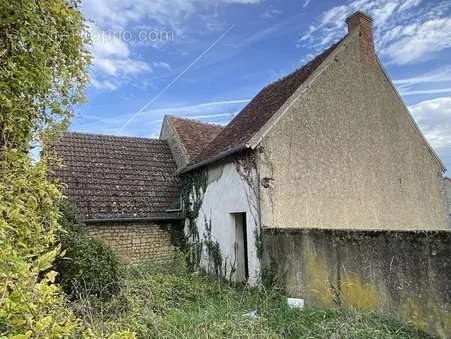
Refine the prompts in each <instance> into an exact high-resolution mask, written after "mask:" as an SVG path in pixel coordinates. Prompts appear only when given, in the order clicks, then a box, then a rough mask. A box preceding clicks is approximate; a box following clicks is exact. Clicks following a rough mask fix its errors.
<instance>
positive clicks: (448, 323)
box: [263, 228, 451, 338]
mask: <svg viewBox="0 0 451 339" xmlns="http://www.w3.org/2000/svg"><path fill="white" fill-rule="evenodd" d="M263 243H264V252H263V253H264V262H265V263H266V264H265V267H270V263H271V262H272V263H273V266H272V267H273V269H276V272H277V274H278V277H279V279H280V283H281V284H282V285H283V286H284V287H285V288H286V290H287V293H288V295H289V296H291V297H297V298H304V299H305V302H306V305H307V307H331V308H336V307H352V308H357V309H361V310H366V311H377V312H380V313H384V314H389V315H391V316H392V317H395V318H398V319H400V320H403V321H406V322H411V323H412V324H413V325H415V326H417V327H418V328H420V329H422V330H426V331H428V332H430V333H432V334H435V335H439V336H440V337H442V338H450V336H451V232H449V231H429V232H414V231H354V230H325V229H310V230H301V229H281V228H277V229H272V230H271V229H265V230H264V232H263ZM276 272H274V273H276Z"/></svg>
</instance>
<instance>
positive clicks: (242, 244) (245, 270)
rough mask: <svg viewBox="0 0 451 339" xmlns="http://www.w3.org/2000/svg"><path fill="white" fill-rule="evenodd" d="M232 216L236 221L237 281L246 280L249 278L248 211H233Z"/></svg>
mask: <svg viewBox="0 0 451 339" xmlns="http://www.w3.org/2000/svg"><path fill="white" fill-rule="evenodd" d="M232 216H233V219H234V221H235V262H236V281H237V282H246V281H247V280H248V279H249V258H248V244H247V222H246V213H233V214H232Z"/></svg>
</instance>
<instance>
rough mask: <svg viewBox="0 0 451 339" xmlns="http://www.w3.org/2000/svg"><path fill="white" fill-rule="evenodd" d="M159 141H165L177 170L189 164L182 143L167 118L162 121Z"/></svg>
mask: <svg viewBox="0 0 451 339" xmlns="http://www.w3.org/2000/svg"><path fill="white" fill-rule="evenodd" d="M160 139H161V140H166V141H167V143H168V145H169V148H170V149H171V152H172V156H173V157H174V160H175V162H176V164H177V168H179V169H180V168H183V167H185V166H186V165H187V164H188V163H189V162H190V158H189V155H188V152H187V151H186V149H185V147H184V146H183V142H182V141H181V139H180V136H179V135H178V133H177V132H176V130H175V128H174V126H173V124H172V122H171V120H170V119H168V118H165V119H164V121H163V126H162V127H161V134H160Z"/></svg>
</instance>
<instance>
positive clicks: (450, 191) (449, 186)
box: [444, 178, 451, 228]
mask: <svg viewBox="0 0 451 339" xmlns="http://www.w3.org/2000/svg"><path fill="white" fill-rule="evenodd" d="M444 183H445V192H446V199H447V200H448V226H449V227H450V228H451V179H450V178H445V182H444Z"/></svg>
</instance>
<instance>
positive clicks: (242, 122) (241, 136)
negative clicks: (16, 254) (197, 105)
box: [187, 41, 341, 169]
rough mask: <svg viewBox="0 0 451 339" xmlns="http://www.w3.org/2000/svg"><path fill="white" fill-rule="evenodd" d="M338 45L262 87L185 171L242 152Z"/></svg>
mask: <svg viewBox="0 0 451 339" xmlns="http://www.w3.org/2000/svg"><path fill="white" fill-rule="evenodd" d="M340 42H341V41H339V42H337V43H336V44H334V45H333V46H331V47H330V48H329V49H327V50H326V51H324V52H323V53H321V54H320V55H319V56H317V57H316V58H315V59H313V60H312V61H310V62H309V63H307V64H306V65H305V66H304V67H302V68H300V69H299V70H297V71H295V72H293V73H291V74H290V75H288V76H286V77H285V78H283V79H280V80H278V81H276V82H274V83H273V84H271V85H269V86H267V87H265V88H264V89H263V90H262V91H261V92H260V93H258V94H257V96H256V97H255V98H254V99H253V100H252V101H251V102H250V103H249V104H248V105H247V106H246V107H245V108H244V109H243V110H242V111H241V112H240V113H239V114H238V115H237V116H236V117H235V118H234V119H233V120H232V121H231V122H230V123H229V124H228V125H227V126H226V127H225V128H224V130H223V131H222V132H221V133H219V135H218V136H217V137H216V138H215V139H214V140H213V141H212V142H211V143H210V144H209V145H208V146H207V147H206V148H205V149H204V150H203V151H202V153H201V154H199V155H198V156H197V157H196V158H195V159H194V161H193V162H192V163H191V164H190V165H188V166H187V168H188V169H190V168H195V167H198V166H199V164H205V163H208V162H210V161H213V160H217V159H218V158H220V157H221V155H223V154H224V155H226V154H228V152H230V151H233V150H234V149H240V148H243V147H244V146H245V144H246V143H247V142H248V141H249V140H250V139H251V138H252V137H253V136H254V135H255V134H256V133H257V132H258V131H259V130H260V129H261V128H262V127H263V126H264V125H265V123H266V122H267V121H268V120H269V119H270V118H271V117H272V116H273V115H274V114H275V113H276V112H277V111H278V110H279V108H280V107H282V105H283V104H284V103H285V102H286V101H287V100H288V99H289V98H290V97H291V95H293V94H294V92H295V91H296V90H297V89H298V88H299V87H300V86H301V85H302V83H303V82H304V81H306V80H307V78H308V77H309V76H310V75H311V74H312V73H313V72H314V71H315V70H316V69H317V68H318V67H319V65H321V63H322V62H323V61H324V60H325V59H326V58H327V57H328V56H329V55H330V54H331V53H332V52H333V51H334V49H335V48H336V47H337V46H338V44H339V43H340Z"/></svg>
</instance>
